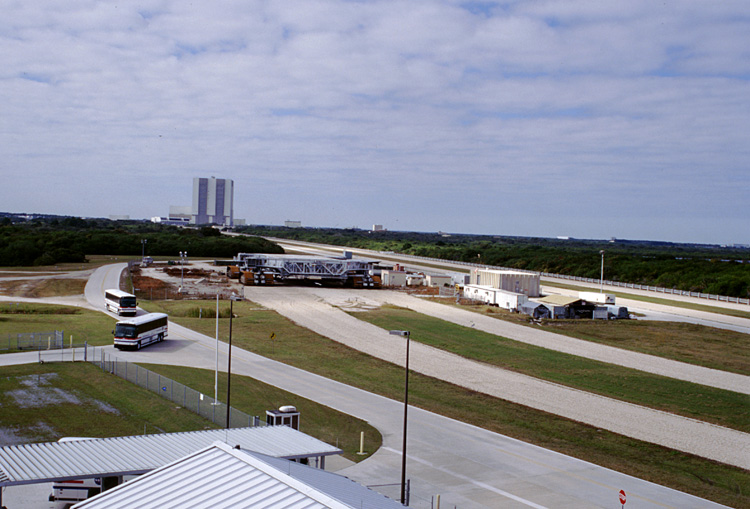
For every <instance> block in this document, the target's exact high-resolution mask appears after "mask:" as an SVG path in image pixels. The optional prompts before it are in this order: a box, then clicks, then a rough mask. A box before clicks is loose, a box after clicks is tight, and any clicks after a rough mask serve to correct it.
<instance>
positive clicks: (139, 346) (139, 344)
mask: <svg viewBox="0 0 750 509" xmlns="http://www.w3.org/2000/svg"><path fill="white" fill-rule="evenodd" d="M135 349H136V350H140V349H141V342H140V341H139V342H137V343H136V344H135Z"/></svg>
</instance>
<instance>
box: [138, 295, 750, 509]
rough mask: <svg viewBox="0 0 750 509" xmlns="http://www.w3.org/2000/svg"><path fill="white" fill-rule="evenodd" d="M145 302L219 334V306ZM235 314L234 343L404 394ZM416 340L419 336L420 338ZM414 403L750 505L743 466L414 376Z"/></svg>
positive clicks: (351, 357) (347, 352)
mask: <svg viewBox="0 0 750 509" xmlns="http://www.w3.org/2000/svg"><path fill="white" fill-rule="evenodd" d="M143 305H144V306H146V307H147V308H148V309H149V310H150V311H164V312H168V313H169V314H170V319H172V320H173V321H176V322H178V323H180V324H182V325H184V326H186V327H189V328H191V329H194V330H197V331H200V332H203V333H204V334H207V335H209V336H211V337H213V335H214V333H215V319H213V318H209V319H207V318H196V317H194V316H195V315H196V314H201V313H196V308H198V309H200V308H203V309H209V308H213V307H215V303H214V302H213V301H174V302H164V301H159V302H153V303H145V302H144V303H143ZM228 307H229V304H228V303H225V302H222V303H221V308H222V310H224V309H225V308H228ZM224 313H225V311H223V312H222V313H220V315H222V314H224ZM234 313H235V315H236V316H235V318H234V320H233V333H232V336H233V344H234V345H237V346H239V347H241V348H244V349H246V350H250V351H253V352H256V353H259V354H260V355H264V356H266V357H270V358H272V359H275V360H278V361H280V362H284V363H286V364H290V365H293V366H296V367H299V368H301V369H305V370H307V371H310V372H313V373H317V374H320V375H322V376H326V377H328V378H332V379H334V380H338V381H341V382H343V383H346V384H349V385H352V386H355V387H359V388H362V389H365V390H368V391H371V392H374V393H377V394H382V395H384V396H386V397H389V398H393V399H396V400H400V399H401V398H402V397H403V368H401V367H398V366H395V365H392V364H389V363H387V362H384V361H380V360H378V359H375V358H373V357H370V356H368V355H365V354H362V353H360V352H357V351H354V350H352V349H349V348H347V347H345V346H343V345H341V344H339V343H336V342H333V341H331V340H328V339H326V338H323V337H321V336H318V335H317V334H315V333H313V332H311V331H309V330H307V329H302V328H300V327H298V326H296V325H295V324H293V323H292V322H290V321H289V320H287V319H286V318H284V317H282V316H280V315H278V314H277V313H275V312H273V311H268V310H263V309H260V308H258V307H257V306H255V305H253V304H251V303H248V302H240V303H236V304H235V305H234ZM203 316H205V314H204V315H203ZM228 327H229V320H228V319H227V318H221V319H220V328H219V334H220V338H223V339H226V338H227V336H228ZM411 330H412V331H414V330H415V329H414V328H413V327H412V328H411ZM272 334H273V336H274V339H271V336H272ZM413 337H414V338H415V339H416V333H414V336H413ZM409 402H410V404H413V405H415V406H418V407H420V408H424V409H427V410H430V411H433V412H436V413H439V414H442V415H446V416H448V417H451V418H454V419H457V420H460V421H463V422H469V423H472V424H474V425H477V426H481V427H483V428H486V429H489V430H491V431H495V432H498V433H502V434H504V435H508V436H511V437H514V438H517V439H520V440H523V441H526V442H530V443H534V444H537V445H539V446H541V447H545V448H548V449H552V450H556V451H559V452H561V453H564V454H568V455H571V456H575V457H578V458H581V459H584V460H587V461H590V462H592V463H595V464H598V465H602V466H605V467H608V468H611V469H614V470H618V471H621V472H625V473H628V474H630V475H634V476H637V477H640V478H643V479H647V480H650V481H652V482H655V483H658V484H662V485H666V486H670V487H672V488H675V489H679V490H681V491H685V492H688V493H693V494H695V495H697V496H700V497H703V498H707V499H710V500H715V501H717V502H720V503H723V504H727V505H730V506H735V507H746V506H750V472H748V471H745V470H742V469H738V468H734V467H729V466H726V465H722V464H719V463H715V462H712V461H708V460H704V459H702V458H697V457H695V456H691V455H689V454H684V453H680V452H677V451H674V450H670V449H666V448H663V447H660V446H656V445H652V444H648V443H645V442H640V441H637V440H632V439H629V438H626V437H622V436H620V435H616V434H614V433H610V432H607V431H604V430H601V429H597V428H594V427H591V426H587V425H584V424H580V423H577V422H573V421H570V420H567V419H563V418H560V417H557V416H554V415H550V414H547V413H545V412H541V411H537V410H533V409H530V408H527V407H524V406H521V405H516V404H513V403H509V402H506V401H503V400H499V399H496V398H491V397H489V396H485V395H482V394H478V393H476V392H473V391H470V390H467V389H463V388H461V387H457V386H455V385H451V384H448V383H445V382H441V381H439V380H436V379H433V378H429V377H425V376H421V375H418V374H416V373H414V374H412V376H410V379H409Z"/></svg>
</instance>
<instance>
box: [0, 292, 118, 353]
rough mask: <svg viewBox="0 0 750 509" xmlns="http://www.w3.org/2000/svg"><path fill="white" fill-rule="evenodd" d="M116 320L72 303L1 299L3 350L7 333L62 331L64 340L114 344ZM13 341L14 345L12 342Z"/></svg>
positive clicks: (1, 345)
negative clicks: (65, 304) (53, 303)
mask: <svg viewBox="0 0 750 509" xmlns="http://www.w3.org/2000/svg"><path fill="white" fill-rule="evenodd" d="M114 324H115V320H114V319H113V318H111V317H109V316H107V315H105V314H104V313H99V312H97V311H91V310H89V309H84V308H78V307H73V306H55V305H52V304H31V303H26V302H21V303H11V302H0V352H6V351H8V350H7V348H8V335H11V336H13V335H15V334H18V333H22V332H51V331H56V330H59V331H63V332H64V333H65V343H66V344H68V343H69V342H70V337H71V336H73V343H74V344H83V343H84V342H88V344H89V345H97V346H99V345H111V344H112V329H113V328H114ZM11 344H15V343H14V342H11Z"/></svg>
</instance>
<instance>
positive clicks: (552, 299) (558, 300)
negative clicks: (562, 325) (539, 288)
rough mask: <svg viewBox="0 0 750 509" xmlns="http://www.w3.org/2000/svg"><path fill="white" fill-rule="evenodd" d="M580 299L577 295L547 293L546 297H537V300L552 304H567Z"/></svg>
mask: <svg viewBox="0 0 750 509" xmlns="http://www.w3.org/2000/svg"><path fill="white" fill-rule="evenodd" d="M580 300H581V299H579V298H578V297H568V296H567V295H547V296H546V297H542V298H541V299H537V302H541V303H543V304H552V305H553V306H569V305H571V304H574V303H576V302H579V301H580Z"/></svg>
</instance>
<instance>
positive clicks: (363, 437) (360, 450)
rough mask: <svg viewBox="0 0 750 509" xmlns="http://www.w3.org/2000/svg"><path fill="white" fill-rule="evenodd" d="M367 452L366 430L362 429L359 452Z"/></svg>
mask: <svg viewBox="0 0 750 509" xmlns="http://www.w3.org/2000/svg"><path fill="white" fill-rule="evenodd" d="M364 453H365V432H364V431H360V433H359V452H358V453H357V454H364Z"/></svg>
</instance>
